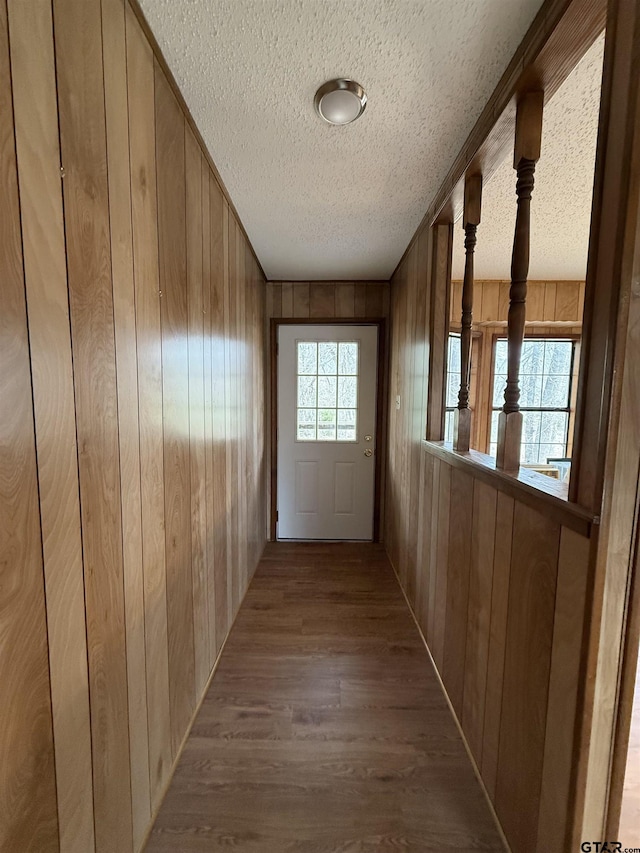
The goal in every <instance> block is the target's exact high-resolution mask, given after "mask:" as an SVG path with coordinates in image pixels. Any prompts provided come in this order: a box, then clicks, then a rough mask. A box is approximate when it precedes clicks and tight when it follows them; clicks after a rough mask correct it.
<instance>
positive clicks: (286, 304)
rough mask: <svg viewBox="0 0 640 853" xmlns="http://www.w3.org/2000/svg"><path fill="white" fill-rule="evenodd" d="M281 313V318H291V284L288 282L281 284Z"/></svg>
mask: <svg viewBox="0 0 640 853" xmlns="http://www.w3.org/2000/svg"><path fill="white" fill-rule="evenodd" d="M281 311H282V315H281V316H282V317H293V284H292V282H290V281H283V282H282V294H281Z"/></svg>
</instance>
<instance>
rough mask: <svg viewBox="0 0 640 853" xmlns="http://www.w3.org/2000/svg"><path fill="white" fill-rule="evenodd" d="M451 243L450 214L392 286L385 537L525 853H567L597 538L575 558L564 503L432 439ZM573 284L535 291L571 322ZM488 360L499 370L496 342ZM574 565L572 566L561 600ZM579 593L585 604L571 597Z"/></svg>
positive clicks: (499, 285)
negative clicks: (522, 487)
mask: <svg viewBox="0 0 640 853" xmlns="http://www.w3.org/2000/svg"><path fill="white" fill-rule="evenodd" d="M449 249H450V227H449V226H448V225H447V224H446V223H445V224H443V225H438V226H437V227H434V228H432V229H428V228H427V229H425V230H424V231H423V232H422V233H421V234H420V235H419V237H418V240H416V241H415V243H414V245H413V246H412V247H411V249H410V251H409V252H408V254H407V255H406V256H405V257H404V259H403V261H402V263H401V264H400V266H399V267H398V270H397V271H396V273H395V275H394V278H393V281H392V282H391V288H390V293H391V309H390V325H391V341H390V354H391V363H390V383H391V392H390V400H389V443H388V450H387V487H386V509H385V519H386V521H385V539H384V543H385V547H386V549H387V553H388V554H389V556H390V558H391V560H392V562H393V564H394V566H395V569H396V571H397V574H398V577H399V580H400V583H401V585H402V586H403V588H404V590H405V593H406V594H407V598H408V600H409V601H410V602H411V604H412V606H413V607H414V612H415V615H416V619H417V621H418V624H419V625H420V627H421V629H422V631H423V634H424V635H425V638H426V640H427V643H428V645H429V648H430V651H431V654H432V657H433V660H434V662H435V664H436V667H437V668H438V670H439V672H440V675H441V677H442V681H443V683H444V685H445V688H446V690H447V693H448V695H449V698H450V699H451V703H452V706H453V708H454V710H455V713H456V715H457V717H458V720H459V722H460V724H461V727H462V730H463V732H464V734H465V737H466V740H467V745H468V747H469V750H470V752H471V754H472V755H473V757H474V759H475V762H476V765H477V767H478V769H479V771H480V773H481V776H482V779H483V781H484V784H485V786H486V790H487V793H488V795H489V797H490V798H491V800H492V802H493V804H494V806H496V808H497V811H498V815H499V817H500V819H501V821H502V824H503V828H504V829H505V831H506V834H507V837H508V839H509V843H510V844H511V846H512V849H513V850H514V853H525V851H534V850H537V851H541V850H543V849H550V850H558V851H560V850H562V849H564V847H563V844H564V841H563V840H559V839H563V838H564V830H565V827H566V814H567V813H568V812H569V810H570V808H571V807H572V806H571V800H570V796H571V791H570V783H571V772H572V768H571V761H572V759H573V757H574V755H575V751H574V736H575V726H576V722H577V718H576V707H577V705H578V702H579V696H578V688H577V682H576V680H575V679H576V678H577V672H578V670H577V666H578V661H579V657H580V650H581V648H582V646H581V643H582V623H581V622H580V619H581V618H582V615H583V612H584V610H583V606H584V602H585V600H586V599H585V594H586V593H585V588H584V586H582V587H581V586H580V584H581V583H582V584H584V582H585V578H586V577H587V565H588V549H587V543H588V539H586V538H584V537H580V536H579V535H578V534H576V533H575V532H573V531H571V530H568V529H567V530H566V531H565V530H564V529H563V545H562V548H563V549H565V550H566V555H565V556H563V553H564V550H563V553H560V552H559V550H558V539H559V529H560V528H559V525H558V523H557V521H556V518H555V516H556V508H554V507H552V506H551V505H550V504H548V503H545V502H544V501H541V502H540V504H539V507H540V511H539V512H538V511H536V510H534V509H533V507H532V506H531V504H530V502H529V501H527V503H526V504H525V503H521V502H519V501H517V500H514V497H513V488H507V487H506V485H505V484H504V483H502V482H501V481H500V480H499V479H497V478H495V479H494V477H493V475H491V474H489V472H488V471H486V470H484V471H482V472H480V471H478V473H477V475H476V472H475V471H474V464H473V459H466V460H465V461H464V462H463V461H462V459H461V458H460V456H459V455H452V456H451V460H450V461H449V459H448V454H447V452H446V451H444V452H443V451H442V449H441V448H437V447H435V446H433V445H431V444H429V443H424V442H423V438H424V436H425V432H426V435H427V438H428V439H430V440H432V441H439V440H440V438H441V416H442V391H443V378H444V367H445V360H444V356H445V343H446V329H447V325H448V322H449V316H450V311H451V310H453V309H451V308H450V306H451V304H452V301H453V300H454V299H455V293H456V292H457V289H456V288H454V293H453V296H452V297H451V299H449V298H448V296H447V288H448V281H449V272H450V251H449ZM561 284H562V287H563V288H564V286H565V285H568V287H567V292H566V293H563V297H562V298H563V299H564V298H565V296H566V297H567V299H566V300H565V301H566V305H564V307H563V303H562V300H559V299H558V291H559V290H560V283H556V282H539V283H537V286H534V287H533V296H532V300H533V304H534V307H535V306H537V307H535V310H536V312H538V313H539V314H540V316H542V314H543V313H544V311H545V310H546V309H545V308H544V305H545V302H546V305H547V309H548V310H553V312H555V311H556V309H557V310H559V311H560V312H561V316H564V317H565V318H566V319H565V320H564V321H563V322H565V323H566V322H568V321H569V315H570V314H571V315H573V314H575V313H576V312H579V310H580V306H579V298H580V284H579V283H573V282H562V283H561ZM508 291H509V283H508V282H497V281H496V282H481V286H480V287H479V292H478V294H477V295H478V299H479V304H478V311H477V316H478V317H480V318H482V320H485V321H486V322H494V323H498V322H500V320H501V318H502V313H501V312H504V317H505V318H506V308H507V306H508ZM569 291H571V293H569ZM357 292H358V285H356V294H357ZM458 296H459V294H458ZM569 297H571V298H569ZM361 298H362V299H363V300H364V299H365V287H364V286H363V287H362V291H361ZM423 300H424V301H423ZM456 311H457V312H458V314H459V306H458V308H457V309H456ZM562 312H564V314H562ZM454 316H455V317H456V320H457V321H458V322H459V316H456V315H455V314H454ZM555 316H556V315H555V313H554V315H553V319H554V320H555ZM423 318H424V319H423ZM572 319H576V318H574V317H573V316H572ZM422 323H424V326H423V325H422ZM423 328H424V329H425V330H426V334H425V333H423V331H422V330H423ZM548 328H549V327H545V329H544V331H546V330H547V329H548ZM566 328H569V327H568V326H567V327H566ZM532 330H533V331H538V330H537V329H536V328H535V327H532ZM485 337H486V339H487V340H488V341H491V333H488V334H487V335H485ZM482 357H483V362H482V367H481V370H482V373H483V374H486V376H488V373H489V369H490V366H491V365H490V362H491V353H490V348H489V350H488V351H486V352H485V351H484V350H483V352H482ZM427 362H429V364H428V366H427ZM478 375H480V373H479V374H478ZM425 391H426V394H425ZM396 395H397V396H399V398H400V407H399V409H397V408H396V405H395V402H396V400H395V398H396ZM425 410H426V412H427V414H428V424H427V426H426V430H425V422H424V420H423V417H424V414H425ZM417 449H419V453H418V454H416V450H417ZM483 467H484V466H483ZM416 508H417V513H416ZM576 537H577V540H576ZM569 554H570V555H571V556H569ZM559 566H560V567H561V568H560V570H561V571H562V572H564V576H565V577H564V579H562V578H561V576H559V581H558V597H557V598H556V572H557V571H558V570H559V568H558V567H559ZM569 566H570V568H569ZM562 589H564V592H561V590H562ZM572 594H575V596H576V599H577V610H578V611H579V614H578V613H576V612H574V611H572V610H571V609H570V605H569V604H568V602H569V601H571V600H572ZM565 671H566V672H567V673H568V677H567V685H568V690H567V691H566V692H565V691H564V690H563V687H564V681H563V676H562V673H563V672H565ZM547 693H548V699H547ZM552 756H553V757H552ZM556 756H557V758H558V760H557V761H554V758H555V757H556ZM538 833H539V838H538V840H537V841H536V838H537V836H538ZM536 843H537V845H538V846H537V848H536Z"/></svg>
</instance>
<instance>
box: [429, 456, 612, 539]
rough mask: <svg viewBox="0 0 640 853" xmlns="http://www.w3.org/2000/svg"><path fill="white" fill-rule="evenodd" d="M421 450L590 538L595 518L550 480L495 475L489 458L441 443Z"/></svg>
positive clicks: (530, 474)
mask: <svg viewBox="0 0 640 853" xmlns="http://www.w3.org/2000/svg"><path fill="white" fill-rule="evenodd" d="M422 448H423V450H424V452H425V453H429V454H431V455H433V456H437V457H438V458H439V459H442V460H443V461H444V462H446V463H447V464H448V465H450V466H451V467H452V468H459V469H461V470H463V471H468V472H472V473H473V475H474V477H475V478H476V479H478V480H481V481H482V482H484V483H487V484H488V485H490V486H493V487H494V488H496V489H498V491H500V492H504V493H505V494H507V495H509V496H510V497H512V498H514V500H519V501H522V503H525V504H527V506H531V507H532V509H538V510H540V511H541V512H545V511H546V512H554V513H556V514H557V516H558V518H559V519H560V520H561V522H562V524H563V525H565V526H566V527H568V528H570V529H571V530H575V531H576V532H577V533H580V534H581V535H582V536H590V535H591V528H592V526H593V525H597V524H598V518H597V517H595V516H592V515H590V514H589V513H588V512H586V511H585V510H584V509H583V508H582V507H579V506H577V505H576V504H572V503H570V502H569V501H568V500H567V497H566V489H565V490H564V491H565V494H564V495H563V488H562V487H563V484H562V483H558V481H557V480H553V479H552V478H551V477H546V476H545V475H544V474H539V473H537V472H536V471H528V470H527V469H526V468H521V469H520V471H519V472H518V473H517V474H510V473H509V472H507V471H498V470H496V468H495V459H494V458H493V457H491V456H487V455H486V454H485V453H479V452H478V451H476V450H470V451H469V453H456V452H455V451H454V450H452V449H451V446H450V445H445V444H444V442H434V441H423V442H422ZM547 480H548V481H549V482H548V483H547V482H546V481H547Z"/></svg>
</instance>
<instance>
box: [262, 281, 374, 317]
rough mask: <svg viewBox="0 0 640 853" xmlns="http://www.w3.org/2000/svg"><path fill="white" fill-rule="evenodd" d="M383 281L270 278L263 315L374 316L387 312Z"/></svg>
mask: <svg viewBox="0 0 640 853" xmlns="http://www.w3.org/2000/svg"><path fill="white" fill-rule="evenodd" d="M389 299H390V291H389V282H387V281H357V282H354V281H335V282H334V281H311V282H308V281H270V282H268V284H267V300H268V305H269V308H268V310H267V317H268V318H271V317H277V318H280V317H282V318H285V319H297V318H303V319H304V318H308V317H311V318H315V319H321V320H329V319H333V318H334V317H340V318H343V319H344V318H349V317H356V318H359V319H363V318H365V317H366V318H368V319H378V318H380V317H388V315H389Z"/></svg>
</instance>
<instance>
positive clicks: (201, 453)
mask: <svg viewBox="0 0 640 853" xmlns="http://www.w3.org/2000/svg"><path fill="white" fill-rule="evenodd" d="M52 12H53V15H52ZM9 13H10V14H9V21H7V3H6V0H2V2H0V66H1V67H0V70H2V71H3V74H2V85H1V86H0V99H2V103H1V107H2V109H1V115H0V145H1V148H2V162H3V164H5V165H4V166H3V170H2V174H1V176H0V178H1V180H2V182H3V198H4V199H5V200H7V206H6V210H7V212H8V215H7V216H4V217H2V219H1V222H0V239H1V242H2V249H3V250H2V252H1V253H0V256H1V264H2V281H3V286H2V288H0V291H1V292H0V301H1V302H2V311H1V314H0V348H1V349H2V350H3V353H4V354H3V364H4V365H5V366H7V369H8V373H7V374H6V376H4V374H3V376H4V379H3V385H2V391H1V395H2V403H3V405H2V407H1V410H2V417H3V419H4V424H3V436H4V439H6V440H4V439H3V442H2V447H3V452H4V450H5V449H6V452H7V455H3V456H2V458H1V459H0V530H1V531H2V532H1V534H0V536H1V537H2V553H3V557H4V556H5V555H8V560H5V561H4V562H3V572H2V574H3V578H4V580H5V582H6V583H5V590H7V589H9V588H10V590H11V595H10V597H9V598H8V597H6V596H5V598H4V600H3V606H2V612H1V615H0V622H1V623H2V631H1V634H2V642H1V643H0V675H1V676H2V684H3V688H2V700H1V702H0V714H1V716H2V727H1V728H2V736H0V757H1V758H2V761H1V764H0V801H2V803H3V806H2V809H0V850H2V851H3V853H4V851H5V850H6V851H7V853H14V851H18V850H20V851H25V853H27V851H31V850H33V851H34V852H35V851H38V853H41V851H42V853H44V851H46V853H49V851H51V853H56V851H62V853H96V851H112V850H117V851H118V853H133V851H138V850H140V849H141V847H142V845H143V843H144V838H145V835H146V833H147V831H148V829H149V826H150V823H151V820H152V815H153V814H154V813H155V812H156V811H157V808H158V806H159V804H160V799H161V797H162V795H163V793H164V790H165V787H166V784H167V781H168V779H169V776H170V773H171V772H172V769H173V765H174V760H175V759H176V758H177V755H178V751H179V749H180V747H181V745H182V743H183V740H184V737H185V735H186V732H187V730H188V728H189V726H190V723H191V720H192V715H193V710H194V708H195V707H196V704H197V702H198V700H199V699H200V698H201V695H202V691H203V689H204V686H205V684H206V683H207V682H208V679H209V675H210V673H211V669H212V667H213V666H214V663H215V660H216V655H217V651H218V650H219V649H220V647H221V645H222V643H223V642H224V640H225V638H226V635H227V633H228V630H229V627H230V625H231V623H232V621H233V619H234V617H235V615H236V612H237V609H238V606H239V603H240V601H241V600H242V598H243V596H244V593H245V590H246V587H247V584H248V581H249V579H250V577H251V576H252V574H253V570H254V568H255V565H256V564H257V562H258V560H259V558H260V555H261V552H262V549H263V545H264V540H265V520H266V504H265V479H264V477H265V463H264V415H265V411H264V390H263V386H264V355H265V354H264V347H263V342H264V341H263V334H264V320H265V301H264V290H265V286H264V279H263V276H262V274H261V272H260V270H259V266H258V264H257V261H256V260H255V257H254V255H253V253H252V251H251V248H250V246H249V244H248V242H247V239H246V237H245V235H244V232H243V230H242V228H241V227H240V226H239V224H238V223H237V222H236V220H235V218H234V220H233V224H232V229H233V233H232V235H231V236H232V239H233V247H231V248H232V251H233V256H234V258H235V259H236V260H235V264H234V265H233V266H232V267H229V266H227V269H226V272H225V273H224V275H225V276H226V286H227V290H228V293H230V294H233V306H234V310H233V318H232V319H233V325H231V324H230V322H229V320H230V317H229V316H227V317H226V322H225V317H224V314H223V301H222V291H221V289H220V283H221V282H222V280H223V271H222V259H223V256H224V257H225V258H227V259H228V258H229V257H230V251H229V250H230V246H229V236H230V235H229V230H228V229H227V231H226V232H223V208H226V210H227V213H228V211H229V202H228V200H227V199H226V198H225V197H224V194H223V192H222V191H221V189H220V187H219V186H218V183H217V181H216V178H215V175H214V172H213V171H212V168H211V165H210V162H209V158H208V156H207V155H206V154H205V152H203V151H202V149H201V147H200V143H199V141H198V137H197V135H196V134H195V133H192V131H191V126H190V124H189V123H188V122H187V121H185V118H184V113H183V110H182V108H181V106H180V103H179V101H177V100H176V98H175V96H174V94H173V88H172V84H170V81H168V80H167V79H166V76H165V72H164V71H163V70H162V68H161V67H160V64H159V62H158V60H157V58H156V57H155V56H154V52H153V49H152V48H151V46H150V44H149V41H148V39H147V37H146V35H145V33H144V31H143V29H142V27H141V25H140V23H139V20H138V18H137V16H136V14H135V13H134V10H133V9H132V8H131V6H130V5H129V3H128V2H126V0H88V2H84V0H72V1H71V2H67V0H56V2H55V3H54V4H53V7H52V5H51V4H49V3H45V2H44V0H33V2H30V3H22V2H18V0H11V5H10V8H9ZM8 24H9V25H10V28H11V32H10V33H9V31H8ZM54 34H55V35H54ZM9 35H10V36H11V38H10V39H9ZM9 43H10V44H11V55H10V52H9ZM34 50H36V51H37V55H36V54H34ZM13 115H15V126H14V125H13V124H12V122H11V118H12V116H13ZM14 142H15V146H14ZM16 151H17V165H16V158H15V153H16ZM18 180H19V189H20V195H18V185H17V181H18ZM63 200H64V204H63ZM22 246H24V258H23V257H22ZM25 295H26V305H25ZM27 328H28V334H27ZM231 336H233V338H234V342H233V350H232V351H233V353H234V360H233V362H231V361H229V362H228V363H227V364H225V361H224V358H222V359H220V353H221V352H222V353H224V349H225V346H226V347H227V348H228V349H229V350H230V351H231V344H230V338H231ZM231 366H233V369H234V376H233V377H231V376H230V375H229V368H230V367H231ZM225 382H226V383H228V385H229V387H230V389H231V388H232V389H233V394H229V396H225V394H224V385H225ZM221 389H222V394H220V391H221ZM231 403H233V404H234V405H236V406H237V405H238V404H239V403H242V404H243V407H242V409H241V410H240V412H239V414H233V415H232V416H231V420H232V422H233V424H234V430H235V432H234V433H231V432H227V431H226V430H225V426H224V424H225V420H226V419H227V418H228V417H230V415H229V407H228V404H231ZM231 437H233V441H234V448H233V455H231V453H230V454H229V458H230V459H231V460H232V466H231V468H230V471H229V477H228V478H227V477H226V476H225V473H226V472H225V468H226V465H227V458H228V454H227V443H228V441H229V440H230V439H231ZM36 461H37V467H36ZM228 487H229V488H228ZM229 491H231V492H232V500H233V502H234V504H235V505H236V507H237V509H236V514H235V518H236V525H235V527H234V528H233V530H232V532H231V539H230V549H229V552H228V553H229V554H230V555H231V557H230V559H229V560H227V550H226V541H225V540H226V536H227V526H228V525H227V517H226V500H227V495H228V492H229ZM221 544H223V547H222V549H221V547H220V546H221ZM7 583H8V584H9V587H7V586H6V584H7ZM231 588H233V589H234V591H235V592H234V598H233V599H232V600H228V599H227V590H228V589H229V590H230V589H231ZM45 594H46V612H45ZM17 650H18V651H17ZM54 760H55V767H54Z"/></svg>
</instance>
